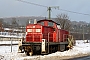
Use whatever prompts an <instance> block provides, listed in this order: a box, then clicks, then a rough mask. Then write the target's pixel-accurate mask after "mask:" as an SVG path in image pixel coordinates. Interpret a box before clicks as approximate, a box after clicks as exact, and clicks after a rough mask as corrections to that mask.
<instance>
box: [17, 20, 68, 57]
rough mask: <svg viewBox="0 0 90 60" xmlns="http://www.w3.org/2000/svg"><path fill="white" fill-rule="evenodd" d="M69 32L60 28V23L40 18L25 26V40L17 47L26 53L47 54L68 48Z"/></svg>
mask: <svg viewBox="0 0 90 60" xmlns="http://www.w3.org/2000/svg"><path fill="white" fill-rule="evenodd" d="M68 35H69V32H68V31H66V30H62V29H60V25H59V24H57V23H56V22H54V21H52V20H47V19H44V20H40V21H37V23H35V24H29V25H27V26H26V37H25V40H24V39H23V40H22V41H21V43H22V44H21V45H20V46H19V49H20V51H21V52H25V53H26V54H27V55H32V54H48V53H53V52H56V51H64V50H67V49H68V47H67V46H68V40H67V38H68Z"/></svg>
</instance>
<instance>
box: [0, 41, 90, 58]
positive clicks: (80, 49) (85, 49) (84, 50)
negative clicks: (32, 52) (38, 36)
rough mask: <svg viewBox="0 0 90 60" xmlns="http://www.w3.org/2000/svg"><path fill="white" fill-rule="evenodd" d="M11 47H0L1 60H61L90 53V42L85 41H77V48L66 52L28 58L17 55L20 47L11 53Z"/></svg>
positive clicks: (13, 49)
mask: <svg viewBox="0 0 90 60" xmlns="http://www.w3.org/2000/svg"><path fill="white" fill-rule="evenodd" d="M10 48H11V47H10V46H0V51H1V52H0V60H5V59H6V60H10V59H12V60H60V59H61V57H65V56H68V57H72V56H76V55H83V54H89V53H90V42H89V43H84V41H83V40H77V41H76V46H74V47H73V49H71V50H68V51H64V52H56V53H52V54H48V55H44V56H40V55H39V56H26V55H25V53H17V52H18V46H13V48H12V53H11V52H10V51H11V50H10Z"/></svg>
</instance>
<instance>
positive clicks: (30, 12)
mask: <svg viewBox="0 0 90 60" xmlns="http://www.w3.org/2000/svg"><path fill="white" fill-rule="evenodd" d="M24 1H28V2H32V3H36V4H41V5H45V6H59V9H65V10H70V11H75V12H80V13H85V14H90V7H89V6H90V0H24ZM60 13H64V14H67V15H68V16H69V19H70V20H71V21H74V20H75V21H86V22H90V16H85V15H80V14H74V13H70V12H65V11H62V10H58V9H52V16H51V17H52V18H53V17H56V15H57V14H60ZM16 16H43V17H47V16H48V12H47V8H45V7H40V6H36V5H32V4H26V3H22V2H19V1H16V0H0V17H16Z"/></svg>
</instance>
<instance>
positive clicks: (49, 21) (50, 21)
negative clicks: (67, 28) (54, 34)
mask: <svg viewBox="0 0 90 60" xmlns="http://www.w3.org/2000/svg"><path fill="white" fill-rule="evenodd" d="M42 21H49V22H53V23H56V22H55V21H53V20H49V19H43V20H39V21H37V23H39V22H42ZM56 24H57V25H60V24H58V23H56Z"/></svg>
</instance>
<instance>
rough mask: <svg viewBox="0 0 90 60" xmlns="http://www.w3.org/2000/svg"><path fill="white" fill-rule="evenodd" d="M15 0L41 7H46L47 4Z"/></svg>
mask: <svg viewBox="0 0 90 60" xmlns="http://www.w3.org/2000/svg"><path fill="white" fill-rule="evenodd" d="M17 1H20V2H23V3H27V4H32V5H37V6H41V7H48V6H44V5H40V4H36V3H31V2H28V1H24V0H17Z"/></svg>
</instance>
